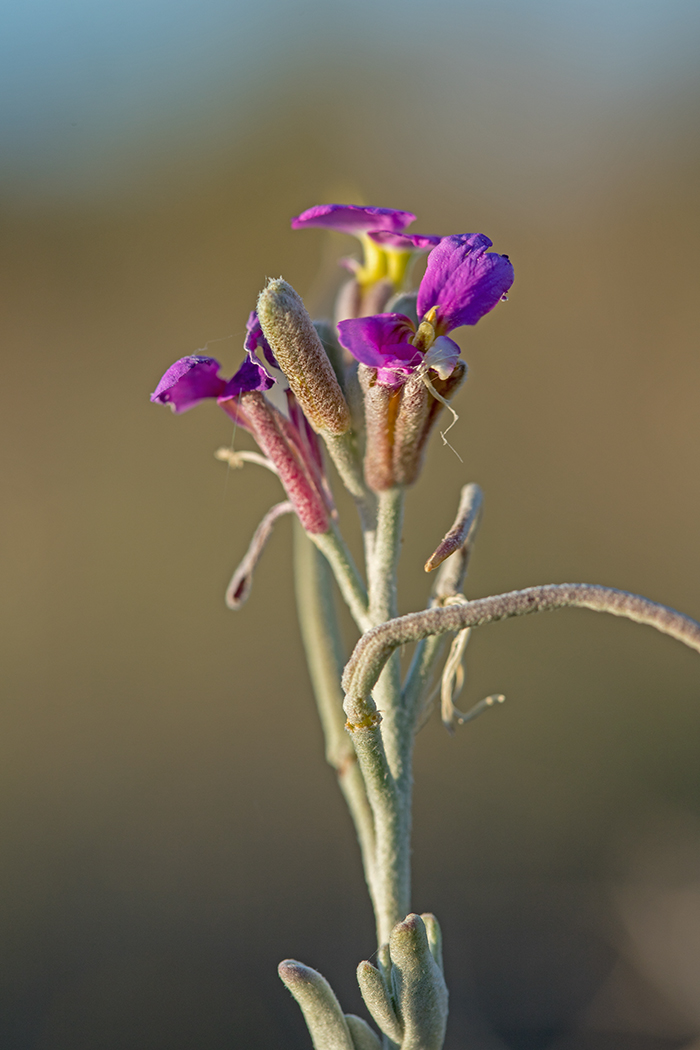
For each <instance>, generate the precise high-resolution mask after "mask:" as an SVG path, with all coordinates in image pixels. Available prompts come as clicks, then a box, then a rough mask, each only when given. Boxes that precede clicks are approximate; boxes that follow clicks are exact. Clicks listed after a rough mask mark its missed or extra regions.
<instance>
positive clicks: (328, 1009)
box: [277, 959, 356, 1050]
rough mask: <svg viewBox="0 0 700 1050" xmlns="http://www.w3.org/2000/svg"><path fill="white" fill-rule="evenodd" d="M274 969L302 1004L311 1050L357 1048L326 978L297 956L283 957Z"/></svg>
mask: <svg viewBox="0 0 700 1050" xmlns="http://www.w3.org/2000/svg"><path fill="white" fill-rule="evenodd" d="M277 972H278V973H279V975H280V977H281V978H282V980H283V981H284V983H285V984H286V986H287V988H288V989H289V991H290V992H291V993H292V995H293V996H294V998H295V999H296V1001H297V1002H298V1003H299V1006H300V1007H301V1012H302V1013H303V1015H304V1020H305V1021H306V1027H307V1028H308V1029H309V1032H310V1033H311V1039H312V1041H313V1044H314V1050H356V1048H355V1045H354V1043H353V1040H352V1037H351V1035H350V1029H349V1028H348V1024H347V1021H346V1020H345V1016H344V1014H343V1011H342V1010H341V1009H340V1003H339V1002H338V1000H337V999H336V997H335V994H334V992H333V989H332V988H331V986H330V985H329V983H328V981H327V980H326V978H325V977H322V976H321V974H320V973H319V972H318V971H317V970H312V968H311V967H310V966H304V964H303V963H300V962H297V961H296V959H285V960H284V961H283V962H281V963H280V964H279V966H278V967H277Z"/></svg>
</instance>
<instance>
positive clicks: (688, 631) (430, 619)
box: [343, 583, 700, 703]
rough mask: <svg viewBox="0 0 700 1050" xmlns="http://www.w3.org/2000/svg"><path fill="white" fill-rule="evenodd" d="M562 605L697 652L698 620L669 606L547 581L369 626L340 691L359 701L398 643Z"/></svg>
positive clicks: (592, 587)
mask: <svg viewBox="0 0 700 1050" xmlns="http://www.w3.org/2000/svg"><path fill="white" fill-rule="evenodd" d="M566 607H570V608H580V609H592V610H593V611H594V612H607V613H612V615H613V616H624V617H626V618H627V619H629V620H634V621H635V622H636V623H643V624H647V625H648V626H650V627H655V628H656V629H657V631H661V632H662V634H669V635H670V636H671V637H672V638H675V639H676V640H677V641H679V642H683V643H684V645H687V646H689V647H690V648H691V649H695V650H696V651H697V652H700V623H698V622H697V621H696V620H692V619H691V618H690V617H689V616H685V615H684V614H683V613H679V612H677V611H676V610H675V609H670V608H669V607H668V606H666V605H659V604H658V603H657V602H652V601H650V600H649V598H643V597H642V596H641V595H638V594H628V593H627V592H626V591H618V590H615V589H614V588H612V587H600V586H598V585H597V584H591V583H551V584H547V585H545V586H543V587H527V588H526V589H525V590H523V591H510V592H509V593H508V594H497V595H494V596H493V597H491V598H478V599H476V600H474V601H470V602H466V603H465V604H463V605H462V604H459V605H449V606H444V607H437V608H433V609H426V610H424V611H423V612H417V613H409V614H408V615H407V616H399V617H398V618H397V619H395V620H391V621H389V622H388V623H384V624H380V625H379V626H378V627H374V628H373V629H372V630H371V631H368V632H367V633H366V634H365V635H364V636H363V637H362V638H361V639H360V641H359V642H358V643H357V645H356V646H355V649H354V651H353V653H352V656H351V657H350V659H349V661H348V663H347V665H346V667H345V671H344V672H343V687H344V689H345V691H346V694H352V696H353V697H354V699H355V702H356V703H358V702H359V703H361V702H362V699H363V698H364V697H366V696H369V694H370V693H371V692H372V690H373V689H374V686H375V683H376V682H377V681H378V679H379V677H380V675H381V674H382V672H383V668H384V666H385V664H386V663H387V661H389V659H390V658H391V657H392V654H393V653H394V651H395V650H396V649H397V648H398V647H399V646H401V645H406V644H407V643H408V642H416V641H419V640H420V639H421V638H429V637H431V636H432V635H440V634H447V633H448V632H451V631H461V630H463V629H464V628H465V627H481V626H482V625H483V624H487V623H494V622H496V621H498V620H506V619H508V618H509V617H511V616H526V615H527V614H529V613H534V612H545V611H548V610H551V609H563V608H566Z"/></svg>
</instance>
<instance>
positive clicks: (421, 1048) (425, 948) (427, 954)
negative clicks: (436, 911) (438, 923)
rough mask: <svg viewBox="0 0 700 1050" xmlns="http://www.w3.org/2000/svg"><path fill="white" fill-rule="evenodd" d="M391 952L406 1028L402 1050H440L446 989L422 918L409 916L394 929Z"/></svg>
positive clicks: (444, 1017) (402, 1016)
mask: <svg viewBox="0 0 700 1050" xmlns="http://www.w3.org/2000/svg"><path fill="white" fill-rule="evenodd" d="M431 918H432V917H431ZM431 925H432V924H431ZM431 932H432V933H433V934H434V933H435V930H434V929H433V930H432V931H431ZM389 950H390V952H391V962H392V968H391V979H392V984H393V990H394V997H395V1000H396V1003H397V1006H398V1009H399V1014H400V1016H401V1020H402V1022H403V1027H404V1037H403V1041H402V1043H401V1048H402V1050H441V1048H442V1044H443V1042H444V1040H445V1027H446V1025H447V987H446V986H445V979H444V977H443V976H442V971H441V970H440V967H439V966H438V964H437V963H436V962H435V959H434V958H433V955H432V952H431V950H430V944H429V942H428V935H427V931H426V928H425V923H424V922H423V920H422V919H421V917H420V915H407V916H406V918H405V919H404V921H403V922H400V923H397V925H396V926H394V929H393V930H392V931H391V938H390V940H389Z"/></svg>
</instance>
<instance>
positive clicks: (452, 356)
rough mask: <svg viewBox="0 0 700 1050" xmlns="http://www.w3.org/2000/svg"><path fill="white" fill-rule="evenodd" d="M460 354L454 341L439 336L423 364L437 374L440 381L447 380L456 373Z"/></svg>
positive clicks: (444, 336)
mask: <svg viewBox="0 0 700 1050" xmlns="http://www.w3.org/2000/svg"><path fill="white" fill-rule="evenodd" d="M460 353H461V351H460V348H459V347H458V345H457V343H455V341H454V339H450V338H449V336H446V335H439V336H438V337H437V339H436V340H435V342H434V343H433V345H432V346H431V347H430V349H429V350H428V352H427V353H426V355H425V357H424V358H423V363H424V364H425V365H427V366H428V368H432V369H433V370H434V371H435V372H437V374H438V375H439V376H440V379H447V377H448V376H451V375H452V373H453V372H454V368H455V365H456V364H457V360H458V358H459V355H460Z"/></svg>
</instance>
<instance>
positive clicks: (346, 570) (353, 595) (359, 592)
mask: <svg viewBox="0 0 700 1050" xmlns="http://www.w3.org/2000/svg"><path fill="white" fill-rule="evenodd" d="M308 536H309V539H310V540H313V542H314V543H315V544H316V546H317V547H318V549H319V550H320V551H321V553H322V554H323V555H325V557H326V559H327V561H328V564H329V565H330V567H331V569H332V570H333V575H334V576H335V581H336V583H337V584H338V589H339V590H340V593H341V594H342V596H343V599H344V601H345V604H346V605H347V607H348V609H349V610H350V612H351V614H352V618H353V619H354V621H355V623H356V624H357V626H358V627H359V629H360V630H361V631H367V630H368V629H369V628H370V627H372V626H373V624H372V621H371V620H370V618H369V612H368V601H367V589H366V588H365V585H364V583H363V580H362V577H361V576H360V574H359V572H358V570H357V566H356V565H355V562H354V561H353V557H352V554H351V553H350V551H349V550H348V548H347V545H346V543H345V540H344V539H343V537H342V536H341V535H340V532H339V531H338V529H337V528H336V527H335V525H331V528H330V529H329V531H328V532H315V533H312V532H310V533H308Z"/></svg>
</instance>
